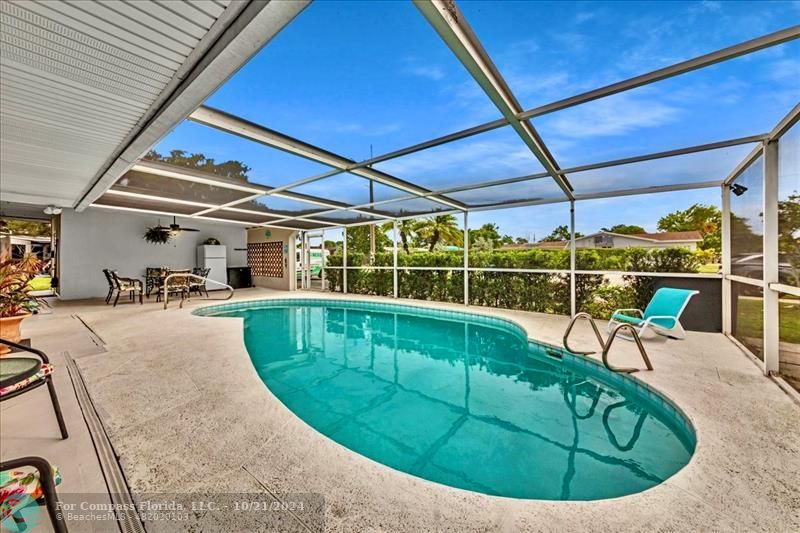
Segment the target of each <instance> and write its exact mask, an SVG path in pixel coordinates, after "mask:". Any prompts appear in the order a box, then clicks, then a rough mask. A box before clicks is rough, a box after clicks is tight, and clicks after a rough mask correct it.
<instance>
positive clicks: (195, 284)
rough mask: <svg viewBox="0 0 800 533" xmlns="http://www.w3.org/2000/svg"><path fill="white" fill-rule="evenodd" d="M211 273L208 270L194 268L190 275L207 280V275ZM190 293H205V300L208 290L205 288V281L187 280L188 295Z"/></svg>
mask: <svg viewBox="0 0 800 533" xmlns="http://www.w3.org/2000/svg"><path fill="white" fill-rule="evenodd" d="M210 272H211V269H210V268H200V267H195V268H193V269H192V274H194V275H195V276H200V277H201V278H207V277H208V274H209V273H210ZM192 291H194V292H196V293H197V294H203V293H205V295H206V298H208V289H207V288H206V280H205V279H204V280H203V281H200V280H198V279H195V278H189V294H191V293H192Z"/></svg>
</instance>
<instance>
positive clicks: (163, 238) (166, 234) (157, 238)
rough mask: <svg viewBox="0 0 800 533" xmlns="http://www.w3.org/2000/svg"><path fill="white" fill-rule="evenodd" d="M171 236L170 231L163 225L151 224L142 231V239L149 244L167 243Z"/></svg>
mask: <svg viewBox="0 0 800 533" xmlns="http://www.w3.org/2000/svg"><path fill="white" fill-rule="evenodd" d="M171 238H172V232H171V231H169V230H167V229H165V228H164V227H163V226H161V225H158V226H153V227H151V228H147V231H145V232H144V240H146V241H147V242H149V243H150V244H167V243H168V242H169V241H170V239H171Z"/></svg>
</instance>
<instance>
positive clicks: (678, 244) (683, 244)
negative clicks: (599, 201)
mask: <svg viewBox="0 0 800 533" xmlns="http://www.w3.org/2000/svg"><path fill="white" fill-rule="evenodd" d="M612 238H613V239H614V246H613V247H614V248H633V247H638V248H687V249H689V250H695V249H696V248H697V244H696V243H694V242H687V241H665V242H659V241H656V242H651V241H645V240H642V239H631V238H629V237H622V236H619V235H613V236H612ZM575 247H576V248H595V245H594V237H586V238H579V239H575Z"/></svg>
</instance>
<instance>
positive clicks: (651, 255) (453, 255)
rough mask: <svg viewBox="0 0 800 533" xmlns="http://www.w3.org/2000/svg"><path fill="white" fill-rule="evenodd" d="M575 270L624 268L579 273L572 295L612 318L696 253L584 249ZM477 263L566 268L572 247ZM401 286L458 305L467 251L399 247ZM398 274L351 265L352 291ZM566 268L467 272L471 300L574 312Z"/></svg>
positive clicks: (374, 289)
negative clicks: (660, 274) (612, 275)
mask: <svg viewBox="0 0 800 533" xmlns="http://www.w3.org/2000/svg"><path fill="white" fill-rule="evenodd" d="M342 260H343V258H342V255H341V254H333V255H331V256H330V257H329V258H328V260H327V264H328V265H329V266H332V267H341V266H342ZM347 264H348V265H350V266H356V265H358V266H362V265H364V266H382V267H387V266H389V267H390V266H392V264H393V256H392V254H391V253H384V252H380V253H377V254H375V256H374V257H373V258H372V262H371V263H370V256H369V254H366V253H348V254H347ZM576 264H577V269H578V270H610V271H617V272H619V274H618V276H617V279H618V280H621V282H617V283H615V284H611V283H610V282H609V280H608V278H607V277H606V276H604V275H602V274H578V275H577V276H576V279H575V300H576V304H577V308H578V310H579V311H588V312H589V313H591V314H592V315H593V316H594V317H596V318H608V317H609V316H610V315H611V313H612V312H613V311H614V310H615V309H621V308H630V307H639V308H642V307H643V306H645V305H647V302H649V301H650V298H651V297H652V296H653V293H654V292H655V282H656V278H657V277H658V272H697V270H698V268H699V266H700V264H701V261H700V260H698V254H697V253H695V252H692V251H690V250H687V249H683V248H660V249H644V248H617V249H607V250H606V249H579V250H577V251H576ZM469 265H470V267H473V268H504V269H536V270H545V271H547V270H568V269H569V250H542V249H531V250H514V251H506V250H475V249H471V250H470V254H469ZM397 266H398V269H399V271H398V292H399V295H400V297H402V298H414V299H420V300H435V301H443V302H454V303H459V302H463V300H464V286H463V283H464V271H463V266H464V255H463V252H460V251H459V252H440V251H434V252H416V253H410V254H406V253H401V254H399V255H398V257H397ZM404 267H440V268H452V270H404ZM626 271H627V272H653V277H650V276H631V275H629V274H625V272H626ZM325 276H326V279H327V280H328V282H329V285H330V290H332V291H337V292H340V291H341V290H342V270H341V269H329V270H326V271H325ZM393 285H394V283H393V273H392V271H391V270H386V269H369V268H365V269H348V271H347V290H348V292H351V293H354V294H372V295H380V296H390V295H391V294H392V291H393ZM569 293H570V279H569V274H567V273H559V272H509V271H506V272H489V271H482V270H478V271H475V270H473V271H471V272H470V273H469V300H470V304H472V305H486V306H491V307H502V308H507V309H520V310H524V311H536V312H540V313H553V314H561V315H568V314H569V313H570V294H569Z"/></svg>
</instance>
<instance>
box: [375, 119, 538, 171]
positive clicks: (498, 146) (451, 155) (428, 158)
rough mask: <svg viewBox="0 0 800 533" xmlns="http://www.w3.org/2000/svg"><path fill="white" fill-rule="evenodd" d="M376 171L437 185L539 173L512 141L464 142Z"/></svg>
mask: <svg viewBox="0 0 800 533" xmlns="http://www.w3.org/2000/svg"><path fill="white" fill-rule="evenodd" d="M508 133H509V134H513V132H508ZM378 167H379V168H380V169H381V170H384V171H386V172H389V173H390V174H395V175H398V176H402V177H404V178H406V179H409V180H412V181H413V180H414V179H415V178H416V179H430V180H433V179H435V180H436V181H437V183H438V184H441V183H443V182H448V183H451V182H453V181H454V180H453V178H454V177H456V176H457V177H458V178H459V179H460V180H462V182H463V181H464V180H469V181H474V180H475V179H480V180H484V179H485V180H490V179H498V178H502V177H510V176H517V175H524V174H530V173H534V172H538V171H539V170H540V169H541V167H540V166H539V163H538V161H536V159H535V158H534V157H533V155H532V154H531V152H530V150H529V149H528V147H527V146H525V144H523V143H522V141H518V142H516V141H515V140H514V139H472V140H465V141H461V142H458V143H453V144H449V145H444V146H441V147H438V148H433V149H430V150H425V151H422V152H419V153H416V154H413V155H410V156H406V157H401V158H399V159H394V160H391V161H387V162H385V163H381V164H380V165H378Z"/></svg>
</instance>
